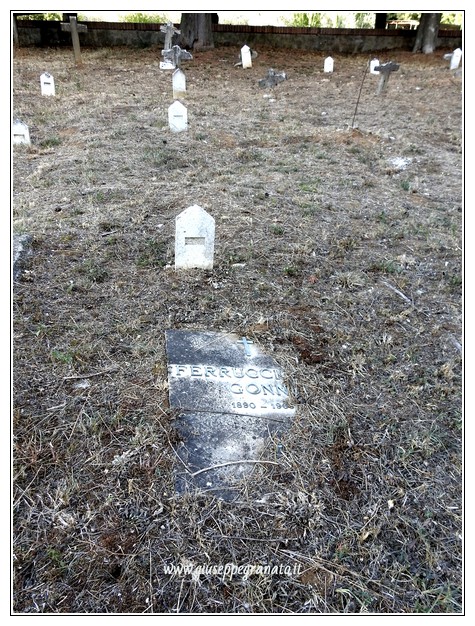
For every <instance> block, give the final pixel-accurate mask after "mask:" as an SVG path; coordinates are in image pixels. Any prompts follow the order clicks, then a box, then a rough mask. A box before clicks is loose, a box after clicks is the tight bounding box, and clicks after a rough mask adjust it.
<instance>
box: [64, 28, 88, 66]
mask: <svg viewBox="0 0 475 626" xmlns="http://www.w3.org/2000/svg"><path fill="white" fill-rule="evenodd" d="M61 30H63V31H65V32H67V33H71V39H72V42H73V50H74V59H75V61H76V65H82V60H81V46H80V45H79V35H78V33H85V32H87V26H86V25H85V24H78V23H77V19H76V18H75V17H73V16H71V17H70V18H69V22H62V23H61Z"/></svg>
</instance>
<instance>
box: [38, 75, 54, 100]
mask: <svg viewBox="0 0 475 626" xmlns="http://www.w3.org/2000/svg"><path fill="white" fill-rule="evenodd" d="M40 86H41V95H42V96H54V95H55V88H54V78H53V77H52V76H51V74H48V72H43V74H41V76H40Z"/></svg>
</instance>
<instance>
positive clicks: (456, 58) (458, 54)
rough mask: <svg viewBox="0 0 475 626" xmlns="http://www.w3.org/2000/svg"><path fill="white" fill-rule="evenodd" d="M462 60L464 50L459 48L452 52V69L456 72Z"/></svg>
mask: <svg viewBox="0 0 475 626" xmlns="http://www.w3.org/2000/svg"><path fill="white" fill-rule="evenodd" d="M461 60H462V50H460V48H457V49H456V50H454V51H453V52H452V57H451V59H450V69H451V70H456V69H457V68H458V66H459V65H460V61H461Z"/></svg>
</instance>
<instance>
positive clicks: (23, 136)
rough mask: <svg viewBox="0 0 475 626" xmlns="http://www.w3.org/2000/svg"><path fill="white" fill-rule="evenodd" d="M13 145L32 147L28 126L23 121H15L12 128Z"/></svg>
mask: <svg viewBox="0 0 475 626" xmlns="http://www.w3.org/2000/svg"><path fill="white" fill-rule="evenodd" d="M12 143H14V144H21V143H23V144H26V145H27V146H29V145H31V141H30V131H29V130H28V126H27V125H26V124H25V123H24V122H22V121H21V120H15V121H14V122H13V127H12Z"/></svg>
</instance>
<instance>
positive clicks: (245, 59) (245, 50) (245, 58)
mask: <svg viewBox="0 0 475 626" xmlns="http://www.w3.org/2000/svg"><path fill="white" fill-rule="evenodd" d="M241 63H242V67H243V69H247V68H249V67H252V57H251V48H249V46H248V45H244V46H243V47H242V48H241Z"/></svg>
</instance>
